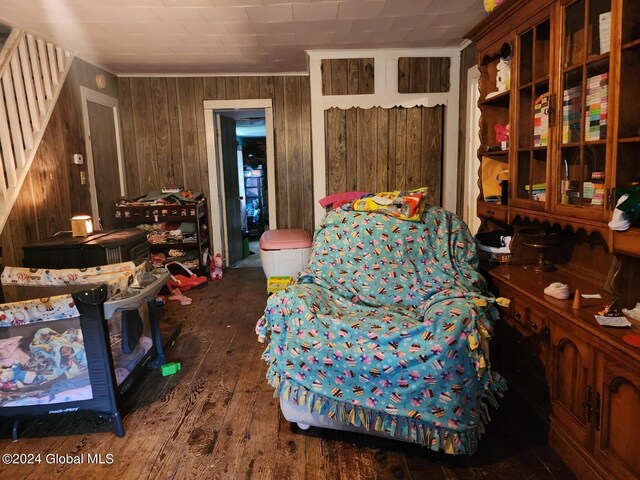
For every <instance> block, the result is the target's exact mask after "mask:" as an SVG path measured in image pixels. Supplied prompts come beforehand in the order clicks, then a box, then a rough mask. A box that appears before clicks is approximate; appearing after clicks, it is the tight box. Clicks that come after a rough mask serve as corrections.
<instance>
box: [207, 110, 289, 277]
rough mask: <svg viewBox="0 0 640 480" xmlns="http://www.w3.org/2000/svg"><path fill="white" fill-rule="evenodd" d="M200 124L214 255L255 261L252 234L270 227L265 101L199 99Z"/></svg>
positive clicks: (269, 120)
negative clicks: (202, 103)
mask: <svg viewBox="0 0 640 480" xmlns="http://www.w3.org/2000/svg"><path fill="white" fill-rule="evenodd" d="M205 123H206V128H207V154H208V165H209V177H210V178H209V182H210V191H211V198H212V201H211V202H210V209H211V219H212V222H211V223H212V238H213V250H214V254H215V253H221V254H222V258H223V261H224V264H225V266H234V267H244V266H251V267H255V266H260V263H259V255H258V254H259V249H258V243H257V242H258V239H259V238H260V235H261V234H262V233H263V232H264V231H265V230H268V229H273V228H276V222H275V218H276V216H275V188H274V187H275V169H274V151H273V116H272V109H271V100H229V101H205ZM215 199H218V201H217V202H216V201H215Z"/></svg>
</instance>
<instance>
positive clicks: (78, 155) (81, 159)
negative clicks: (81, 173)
mask: <svg viewBox="0 0 640 480" xmlns="http://www.w3.org/2000/svg"><path fill="white" fill-rule="evenodd" d="M73 163H74V164H76V165H82V164H83V163H84V157H83V156H82V154H81V153H74V154H73Z"/></svg>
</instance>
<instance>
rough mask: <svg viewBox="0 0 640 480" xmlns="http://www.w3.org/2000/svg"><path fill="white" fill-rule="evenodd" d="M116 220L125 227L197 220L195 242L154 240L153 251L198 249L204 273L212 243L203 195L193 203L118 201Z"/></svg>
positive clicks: (200, 269) (200, 268) (151, 244)
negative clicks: (150, 203)
mask: <svg viewBox="0 0 640 480" xmlns="http://www.w3.org/2000/svg"><path fill="white" fill-rule="evenodd" d="M115 217H116V222H117V223H119V224H120V225H121V226H122V228H130V227H132V226H135V225H140V224H143V223H148V224H153V223H162V222H168V223H182V222H192V223H194V224H195V235H196V240H197V241H195V242H167V243H151V242H149V248H150V249H151V251H152V252H167V256H168V251H169V250H170V249H176V248H178V249H182V250H197V252H198V253H197V255H198V268H197V270H198V272H200V273H204V272H205V270H206V267H207V266H206V265H205V263H204V261H203V254H204V250H205V249H206V248H207V247H208V245H209V232H208V222H207V201H206V200H205V199H201V200H199V201H197V202H192V203H165V204H158V205H117V206H116V212H115Z"/></svg>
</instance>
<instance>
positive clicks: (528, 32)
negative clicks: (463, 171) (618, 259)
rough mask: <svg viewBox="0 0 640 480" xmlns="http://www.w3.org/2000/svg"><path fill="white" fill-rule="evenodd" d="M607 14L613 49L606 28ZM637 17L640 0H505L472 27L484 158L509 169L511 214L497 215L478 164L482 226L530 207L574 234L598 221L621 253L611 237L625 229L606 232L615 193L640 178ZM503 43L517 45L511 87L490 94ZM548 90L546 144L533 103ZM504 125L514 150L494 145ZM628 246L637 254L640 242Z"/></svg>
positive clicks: (533, 214) (536, 217)
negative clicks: (486, 197) (486, 194)
mask: <svg viewBox="0 0 640 480" xmlns="http://www.w3.org/2000/svg"><path fill="white" fill-rule="evenodd" d="M606 12H610V13H611V28H610V41H609V45H610V47H609V49H608V50H607V49H606V45H605V43H603V44H601V42H600V40H601V39H600V33H599V32H600V27H599V22H600V16H601V15H602V14H604V13H606ZM638 24H640V2H637V1H635V2H634V1H633V0H589V1H587V0H573V1H572V0H540V1H536V2H526V1H522V0H507V1H506V2H504V3H503V4H501V5H500V7H499V8H497V9H496V10H495V11H494V13H492V14H491V15H489V16H488V17H487V18H486V19H485V20H484V21H483V22H482V23H481V24H479V25H478V26H477V27H476V28H475V29H474V30H473V31H471V32H470V33H469V34H468V37H469V38H471V39H472V40H474V41H475V42H476V43H477V52H478V64H479V68H480V72H481V75H480V93H481V95H480V98H481V100H480V101H479V103H478V106H479V108H480V110H481V121H480V139H481V145H482V146H481V148H480V151H479V152H478V155H479V158H480V161H481V163H482V162H483V159H485V158H487V157H490V158H493V159H494V160H499V161H502V162H504V163H505V166H506V167H507V168H508V169H509V190H510V193H509V199H508V205H504V207H505V208H506V209H507V215H506V216H504V215H500V216H498V217H496V215H495V214H487V213H486V211H487V208H486V205H485V204H484V196H483V184H482V178H481V177H482V168H481V169H480V171H479V177H480V178H479V185H480V190H481V194H480V197H479V201H478V207H479V208H478V210H479V216H480V217H481V218H482V219H483V220H484V221H485V223H484V224H483V228H487V223H486V222H492V221H496V219H498V220H499V219H502V218H506V219H507V221H510V220H511V218H513V217H514V215H512V213H511V209H514V208H515V209H518V210H519V215H520V216H523V215H522V211H528V212H529V214H528V215H524V216H525V217H526V218H527V219H528V220H531V221H533V222H541V223H542V222H545V221H547V219H549V218H555V219H557V221H556V222H555V224H556V225H557V226H558V227H559V228H562V229H565V228H569V229H571V230H573V231H574V232H576V231H578V230H581V229H583V230H588V229H589V227H590V225H591V224H592V223H593V222H596V223H600V224H601V225H602V227H603V229H602V230H603V231H604V232H605V235H604V241H605V242H606V244H607V246H608V249H609V252H616V248H615V246H614V245H615V244H619V243H620V242H619V241H616V240H615V239H614V236H615V237H617V238H620V235H621V234H620V233H615V232H613V231H608V232H607V231H606V228H607V223H608V222H609V220H611V217H612V214H613V210H614V209H615V204H616V200H617V198H618V195H617V194H616V190H617V189H621V188H627V187H629V186H631V185H632V183H633V182H640V161H638V160H637V151H638V149H640V115H639V114H638V108H637V103H638V98H639V96H640V93H639V92H640V39H636V38H633V37H632V30H633V28H634V27H635V26H636V25H638ZM505 44H507V45H510V46H511V82H510V87H511V88H510V90H509V91H508V92H502V93H499V94H497V95H495V96H494V97H491V98H488V99H487V98H486V96H487V95H488V94H489V93H491V92H495V91H496V86H495V79H496V73H497V68H496V65H497V62H498V60H499V54H500V52H502V51H504V45H505ZM547 94H548V115H547V116H545V117H544V118H546V119H548V128H547V134H546V143H545V141H544V140H542V139H541V138H540V136H541V134H540V130H539V129H540V126H539V125H538V130H537V129H536V110H535V104H536V100H538V101H540V100H541V98H544V97H543V95H547ZM545 105H546V103H545ZM587 113H590V115H589V116H587ZM538 122H540V117H538ZM507 123H508V124H509V125H510V142H509V143H510V148H509V149H508V150H504V151H499V152H487V151H486V149H487V147H493V146H495V145H496V141H495V133H494V128H495V125H496V124H507ZM480 207H482V208H480ZM494 210H495V209H494ZM490 228H493V227H490ZM630 236H632V235H630ZM622 238H625V237H622ZM626 245H627V244H626ZM624 253H625V254H626V255H630V256H634V257H640V243H638V244H636V245H627V246H626V247H625V249H624Z"/></svg>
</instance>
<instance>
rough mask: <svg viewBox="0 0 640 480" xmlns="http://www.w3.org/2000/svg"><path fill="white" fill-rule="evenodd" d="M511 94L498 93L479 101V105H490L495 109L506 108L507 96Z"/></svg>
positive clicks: (508, 92) (507, 104)
mask: <svg viewBox="0 0 640 480" xmlns="http://www.w3.org/2000/svg"><path fill="white" fill-rule="evenodd" d="M510 94H511V91H510V90H507V91H506V92H501V93H498V94H497V95H494V96H493V97H490V98H486V97H485V98H484V99H483V100H480V105H491V106H495V107H508V106H509V95H510Z"/></svg>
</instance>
